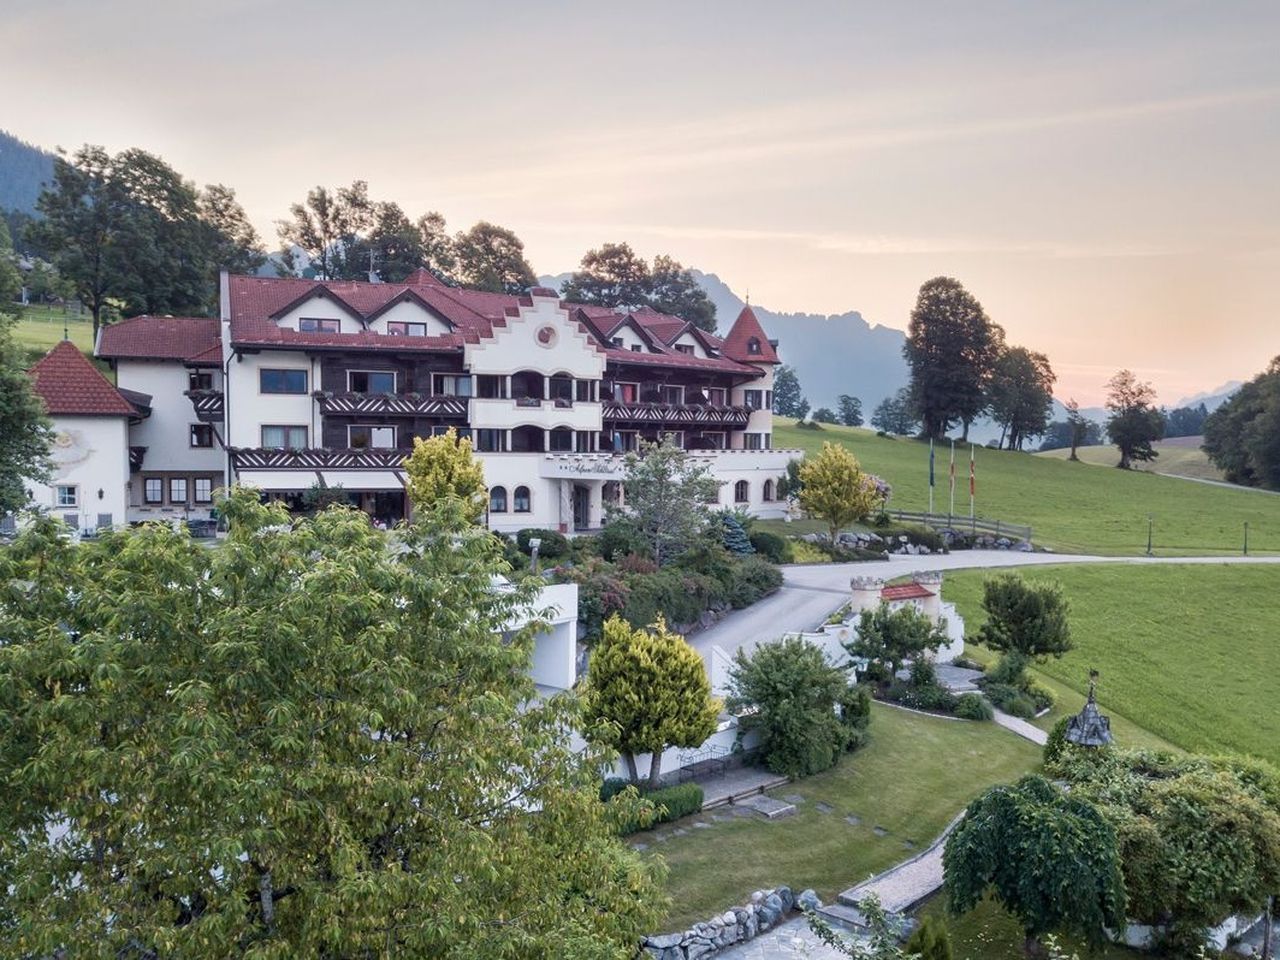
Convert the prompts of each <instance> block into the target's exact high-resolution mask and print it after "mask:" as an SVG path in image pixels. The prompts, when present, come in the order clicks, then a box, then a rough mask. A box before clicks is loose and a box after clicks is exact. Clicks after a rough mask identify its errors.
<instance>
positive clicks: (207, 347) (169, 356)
mask: <svg viewBox="0 0 1280 960" xmlns="http://www.w3.org/2000/svg"><path fill="white" fill-rule="evenodd" d="M221 342H222V340H221V334H220V332H219V324H218V318H217V317H151V316H145V315H144V316H140V317H132V318H130V319H128V320H121V321H120V322H119V323H113V324H110V325H109V326H106V327H103V328H102V333H101V334H100V335H99V336H98V349H97V350H96V351H95V352H96V353H97V355H98V356H100V357H109V358H113V359H149V360H192V361H193V362H194V361H195V359H196V358H197V357H199V358H200V359H199V363H200V364H201V365H204V364H206V363H208V364H212V365H215V366H216V365H218V364H221V363H222V350H221ZM215 354H216V355H215Z"/></svg>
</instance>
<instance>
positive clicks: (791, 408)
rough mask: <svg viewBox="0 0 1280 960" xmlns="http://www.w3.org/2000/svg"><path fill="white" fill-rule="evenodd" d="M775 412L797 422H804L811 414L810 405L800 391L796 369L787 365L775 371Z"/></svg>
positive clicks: (782, 365)
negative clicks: (807, 415)
mask: <svg viewBox="0 0 1280 960" xmlns="http://www.w3.org/2000/svg"><path fill="white" fill-rule="evenodd" d="M773 412H774V413H776V414H777V415H778V416H780V417H795V419H797V420H803V419H804V417H805V414H807V413H808V412H809V404H808V402H807V401H806V400H805V399H804V392H803V391H802V390H801V389H800V378H799V377H798V376H796V371H795V368H794V367H791V366H788V365H787V364H785V363H783V364H780V365H779V366H778V367H777V368H776V369H775V370H774V371H773Z"/></svg>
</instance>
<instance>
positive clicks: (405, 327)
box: [387, 320, 427, 337]
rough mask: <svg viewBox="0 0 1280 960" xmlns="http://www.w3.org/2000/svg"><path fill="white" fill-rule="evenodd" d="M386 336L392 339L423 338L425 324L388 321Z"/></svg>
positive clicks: (425, 331) (425, 332)
mask: <svg viewBox="0 0 1280 960" xmlns="http://www.w3.org/2000/svg"><path fill="white" fill-rule="evenodd" d="M387 335H388V336H392V337H425V336H426V335H427V325H426V324H425V323H406V322H405V321H403V320H388V321H387Z"/></svg>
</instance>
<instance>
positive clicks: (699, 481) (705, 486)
mask: <svg viewBox="0 0 1280 960" xmlns="http://www.w3.org/2000/svg"><path fill="white" fill-rule="evenodd" d="M623 470H624V471H625V472H624V475H623V481H622V485H623V490H624V492H625V494H626V506H625V507H624V508H622V509H621V510H620V511H614V512H616V513H620V514H621V515H622V516H625V517H628V518H629V519H630V520H631V521H632V523H634V525H635V528H636V529H637V530H638V531H639V533H640V535H641V536H642V537H643V538H644V540H645V542H646V543H647V544H648V546H649V552H650V554H651V555H652V557H653V560H654V562H655V563H657V564H658V566H660V567H661V566H663V565H665V564H666V563H668V562H670V561H671V560H673V559H674V558H675V557H677V556H678V555H679V554H681V553H683V552H684V551H685V550H686V549H688V547H689V546H690V545H691V544H693V542H694V541H695V540H696V539H697V538H698V536H699V535H700V534H701V533H702V532H703V531H704V530H706V528H707V525H708V523H710V521H711V510H710V509H709V506H708V505H709V504H714V503H715V502H716V498H717V497H718V496H719V493H720V481H718V480H717V479H716V478H715V477H713V476H712V475H711V472H710V468H709V467H707V466H706V465H705V464H702V463H699V462H697V461H695V460H694V459H692V458H691V457H690V456H689V455H688V454H687V453H685V451H683V450H681V449H680V448H679V447H677V446H676V445H675V443H674V442H673V441H672V439H671V437H669V436H667V437H664V438H663V439H662V442H660V443H643V442H642V443H641V445H640V449H639V450H637V451H632V452H630V453H628V454H627V456H626V459H625V460H624V462H623Z"/></svg>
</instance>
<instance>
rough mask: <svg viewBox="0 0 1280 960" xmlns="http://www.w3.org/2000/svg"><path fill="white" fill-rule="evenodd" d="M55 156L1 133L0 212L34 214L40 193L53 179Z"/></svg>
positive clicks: (3, 132) (3, 131)
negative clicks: (14, 211)
mask: <svg viewBox="0 0 1280 960" xmlns="http://www.w3.org/2000/svg"><path fill="white" fill-rule="evenodd" d="M53 160H54V155H53V154H52V153H49V152H48V151H47V150H41V149H40V148H39V147H36V146H32V145H31V144H29V143H27V142H26V141H25V140H19V139H18V138H17V137H15V136H14V135H13V134H11V133H9V132H8V131H6V130H0V210H17V211H18V212H20V213H28V214H34V213H35V212H36V198H37V197H39V196H40V190H41V188H42V187H43V186H44V184H46V183H47V182H49V181H50V180H52V179H53Z"/></svg>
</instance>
